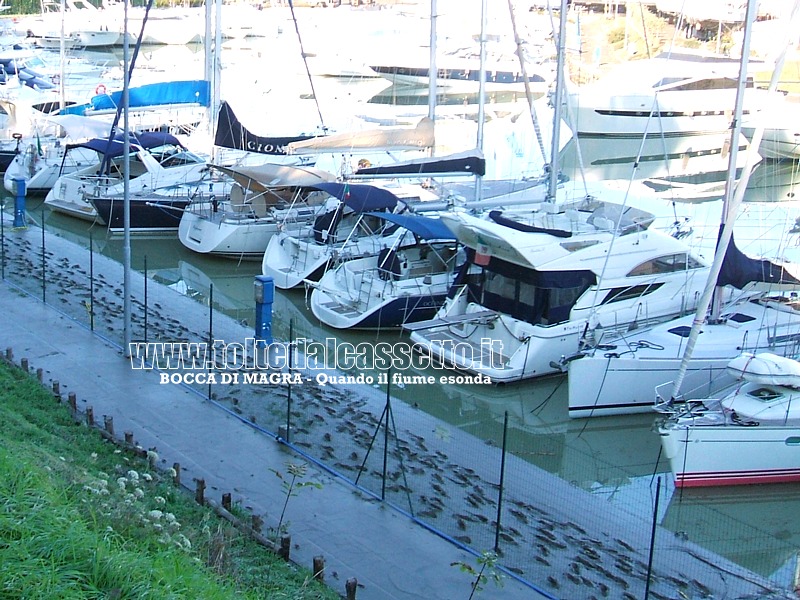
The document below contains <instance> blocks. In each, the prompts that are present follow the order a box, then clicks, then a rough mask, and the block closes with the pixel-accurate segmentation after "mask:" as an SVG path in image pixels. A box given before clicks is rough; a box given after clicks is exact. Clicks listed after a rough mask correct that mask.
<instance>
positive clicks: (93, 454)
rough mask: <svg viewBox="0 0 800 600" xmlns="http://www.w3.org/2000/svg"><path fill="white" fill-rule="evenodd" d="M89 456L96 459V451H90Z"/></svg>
mask: <svg viewBox="0 0 800 600" xmlns="http://www.w3.org/2000/svg"><path fill="white" fill-rule="evenodd" d="M89 456H91V457H92V458H93V459H96V458H97V452H92V453H91V454H90V455H89Z"/></svg>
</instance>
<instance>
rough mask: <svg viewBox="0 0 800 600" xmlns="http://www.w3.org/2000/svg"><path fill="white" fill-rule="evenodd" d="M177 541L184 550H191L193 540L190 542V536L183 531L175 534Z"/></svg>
mask: <svg viewBox="0 0 800 600" xmlns="http://www.w3.org/2000/svg"><path fill="white" fill-rule="evenodd" d="M175 543H176V544H177V545H178V546H179V547H181V548H183V549H184V550H191V548H192V542H190V541H189V538H187V537H186V536H185V535H183V534H182V533H179V534H178V535H177V536H175Z"/></svg>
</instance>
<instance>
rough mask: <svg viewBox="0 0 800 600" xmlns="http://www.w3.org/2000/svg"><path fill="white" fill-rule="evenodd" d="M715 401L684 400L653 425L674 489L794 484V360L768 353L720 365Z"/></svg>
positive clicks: (797, 430) (798, 429) (798, 384)
mask: <svg viewBox="0 0 800 600" xmlns="http://www.w3.org/2000/svg"><path fill="white" fill-rule="evenodd" d="M728 370H729V372H730V375H731V377H734V378H735V379H736V380H737V381H736V383H734V384H733V386H732V387H731V388H729V390H727V391H726V393H724V395H722V396H718V397H716V398H707V399H702V400H694V401H691V402H688V403H686V404H684V405H682V406H680V407H678V408H677V409H675V410H674V411H672V412H671V413H670V414H669V416H668V417H667V418H665V419H664V420H663V421H661V422H660V423H659V425H658V433H659V436H660V437H661V444H662V446H663V448H664V454H665V456H666V457H667V459H668V460H669V463H670V467H671V468H672V472H673V473H674V474H675V486H676V487H679V488H683V487H702V486H712V485H744V484H755V483H790V482H798V481H800V460H799V459H800V362H798V361H796V360H794V359H791V358H786V357H784V356H779V355H776V354H773V353H771V352H761V353H758V354H751V353H744V354H742V355H740V356H738V357H737V358H735V359H733V360H731V361H730V362H729V363H728Z"/></svg>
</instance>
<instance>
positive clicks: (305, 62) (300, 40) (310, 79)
mask: <svg viewBox="0 0 800 600" xmlns="http://www.w3.org/2000/svg"><path fill="white" fill-rule="evenodd" d="M289 10H291V11H292V22H293V23H294V30H295V32H296V33H297V42H298V43H299V44H300V56H302V57H303V66H304V67H305V69H306V75H308V83H309V85H310V86H311V95H312V96H313V98H314V105H315V106H316V107H317V114H318V115H319V123H320V126H321V127H322V129H323V131H325V130H327V127H325V119H323V118H322V109H320V107H319V98H317V92H316V90H315V89H314V78H313V77H311V69H309V68H308V56H307V55H306V51H305V49H304V48H303V38H302V37H300V26H299V25H298V24H297V18H296V17H295V14H294V3H293V2H292V0H289Z"/></svg>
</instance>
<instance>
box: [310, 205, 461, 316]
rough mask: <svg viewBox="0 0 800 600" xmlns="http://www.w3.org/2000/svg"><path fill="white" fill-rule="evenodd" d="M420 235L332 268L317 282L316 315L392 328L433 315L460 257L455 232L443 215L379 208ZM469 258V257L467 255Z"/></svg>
mask: <svg viewBox="0 0 800 600" xmlns="http://www.w3.org/2000/svg"><path fill="white" fill-rule="evenodd" d="M375 216H379V217H380V218H382V219H385V220H387V221H390V222H392V223H394V224H396V225H398V226H400V227H402V228H404V229H407V230H409V231H411V232H412V233H413V234H414V241H413V242H412V243H407V242H406V238H405V237H398V238H396V239H395V241H394V244H393V245H392V246H389V247H387V248H384V249H383V250H381V251H380V252H379V253H378V254H377V255H372V256H366V257H363V258H356V259H353V260H347V261H345V262H342V263H339V264H338V265H337V266H336V267H335V268H333V269H329V270H328V271H327V272H326V273H325V274H324V275H323V276H322V278H321V279H320V280H319V282H316V283H315V284H313V286H312V287H313V290H312V292H311V298H310V306H311V311H312V312H313V313H314V316H315V317H317V318H318V319H319V320H320V321H322V322H323V323H325V324H326V325H328V326H329V327H334V328H336V329H387V328H398V327H400V326H402V325H403V324H406V323H413V322H415V321H421V320H423V319H429V318H431V317H432V316H433V315H434V314H436V311H437V310H438V309H439V308H440V307H441V305H442V304H444V301H445V298H446V297H447V290H448V289H449V288H450V285H451V284H452V282H453V277H454V276H455V272H456V266H457V263H458V262H459V253H458V246H457V245H456V244H455V242H454V239H453V234H452V232H451V231H450V230H449V229H448V228H447V227H446V226H445V225H444V224H443V223H442V222H441V220H439V219H435V218H430V217H425V216H422V215H403V214H399V215H398V214H393V213H375ZM461 258H462V260H463V257H461Z"/></svg>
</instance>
